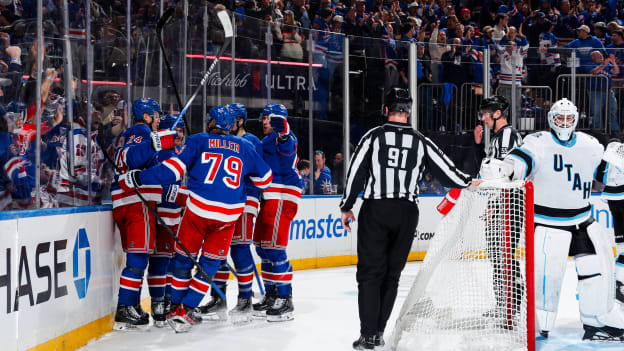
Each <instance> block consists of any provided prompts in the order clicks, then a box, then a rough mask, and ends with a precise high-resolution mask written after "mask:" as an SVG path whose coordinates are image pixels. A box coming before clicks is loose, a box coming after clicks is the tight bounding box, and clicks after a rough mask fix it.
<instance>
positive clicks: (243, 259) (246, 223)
mask: <svg viewBox="0 0 624 351" xmlns="http://www.w3.org/2000/svg"><path fill="white" fill-rule="evenodd" d="M228 108H229V109H230V111H231V112H232V114H233V115H234V118H235V119H236V122H235V123H234V127H233V128H232V131H231V132H230V134H233V135H236V136H238V137H241V138H243V139H246V140H248V141H249V142H251V144H253V146H254V147H255V150H256V153H257V154H258V158H262V143H261V142H260V139H258V137H256V136H255V135H253V134H251V133H248V132H247V130H246V129H245V123H247V108H245V105H243V104H239V103H234V104H230V105H228ZM245 190H246V193H247V199H246V201H245V210H244V211H243V214H242V215H241V216H240V217H239V218H238V221H236V226H235V228H234V235H233V236H232V244H231V246H230V256H231V257H232V261H233V262H234V267H235V269H236V279H237V280H238V300H237V303H236V307H234V309H232V310H231V311H230V313H229V314H230V318H231V320H232V322H233V323H242V322H247V321H250V320H251V296H252V290H251V286H252V282H253V274H254V267H253V265H254V261H253V257H252V255H251V247H250V246H251V239H252V236H253V225H254V218H255V217H256V216H257V215H258V208H259V207H260V189H258V188H256V187H255V186H254V185H253V183H250V182H246V183H245ZM229 276H230V271H229V269H228V266H227V261H226V260H223V262H222V263H221V266H220V267H219V271H218V272H217V274H216V275H215V277H214V282H215V284H217V286H218V287H219V288H220V289H221V290H222V291H225V289H226V284H227V280H228V278H229ZM211 295H212V296H211V300H210V301H209V302H208V303H207V304H206V305H204V306H202V307H201V312H202V314H204V315H205V317H204V318H211V317H216V318H218V319H221V320H224V319H225V318H226V316H225V312H226V310H227V302H226V301H225V300H223V299H222V298H221V296H219V295H218V294H217V293H216V292H215V291H214V290H213V291H212V293H211Z"/></svg>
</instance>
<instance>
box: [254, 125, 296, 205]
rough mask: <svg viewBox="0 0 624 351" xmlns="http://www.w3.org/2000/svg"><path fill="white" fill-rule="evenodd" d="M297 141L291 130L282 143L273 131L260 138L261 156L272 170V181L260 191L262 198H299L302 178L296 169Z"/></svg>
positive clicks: (290, 199) (294, 200)
mask: <svg viewBox="0 0 624 351" xmlns="http://www.w3.org/2000/svg"><path fill="white" fill-rule="evenodd" d="M297 143H298V142H297V137H295V135H294V134H293V133H292V132H290V134H288V140H286V142H284V143H280V142H279V141H278V140H277V133H275V132H273V133H271V134H269V135H267V136H265V137H264V138H263V139H262V158H263V159H264V161H265V162H266V163H267V164H268V165H269V167H271V170H272V171H273V183H272V184H271V187H269V188H268V189H266V190H264V192H263V193H262V198H263V199H267V200H270V199H273V200H289V201H293V202H298V201H299V199H300V198H301V193H302V190H303V189H302V187H303V180H302V179H301V175H300V174H299V171H298V170H297V162H298V161H299V158H298V157H297Z"/></svg>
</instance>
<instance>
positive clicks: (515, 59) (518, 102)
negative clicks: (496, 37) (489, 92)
mask: <svg viewBox="0 0 624 351" xmlns="http://www.w3.org/2000/svg"><path fill="white" fill-rule="evenodd" d="M528 48H529V43H528V42H527V40H526V38H525V37H524V35H522V33H518V32H517V31H516V28H515V27H509V28H508V33H507V35H506V36H505V37H504V38H503V39H502V40H501V41H500V43H499V45H498V46H497V49H498V54H499V55H500V57H501V67H500V80H499V89H500V90H501V91H500V93H499V94H500V95H502V96H504V97H505V98H506V99H507V101H509V102H512V101H514V100H513V99H512V85H513V84H514V82H515V84H516V92H515V96H516V97H515V105H513V104H512V106H511V108H512V110H511V111H512V112H513V114H512V116H511V118H510V121H514V119H515V118H520V114H521V111H522V92H521V90H522V89H521V88H520V87H521V85H522V78H523V76H524V73H525V71H524V59H525V58H526V56H527V49H528ZM512 123H513V122H512Z"/></svg>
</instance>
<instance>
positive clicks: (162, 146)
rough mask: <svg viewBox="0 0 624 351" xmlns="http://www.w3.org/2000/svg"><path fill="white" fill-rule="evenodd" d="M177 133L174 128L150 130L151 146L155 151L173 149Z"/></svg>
mask: <svg viewBox="0 0 624 351" xmlns="http://www.w3.org/2000/svg"><path fill="white" fill-rule="evenodd" d="M177 134H178V132H176V131H175V130H161V131H158V132H151V133H150V137H151V138H152V147H153V148H154V150H156V151H160V150H167V149H173V147H174V146H175V144H174V141H175V136H176V135H177Z"/></svg>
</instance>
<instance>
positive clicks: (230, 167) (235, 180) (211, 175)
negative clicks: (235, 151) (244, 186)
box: [201, 152, 243, 189]
mask: <svg viewBox="0 0 624 351" xmlns="http://www.w3.org/2000/svg"><path fill="white" fill-rule="evenodd" d="M222 161H223V155H222V154H216V153H212V152H204V153H202V160H201V162H202V163H209V164H210V168H209V169H208V174H207V175H206V179H205V180H204V183H206V184H212V183H214V180H215V178H216V177H217V174H218V173H219V168H220V167H221V164H222V163H223V162H222ZM242 169H243V161H241V160H240V158H238V157H236V156H230V157H228V158H226V159H225V163H224V165H223V170H224V171H225V173H227V174H228V175H229V176H225V177H223V178H222V180H223V183H224V184H225V185H226V186H227V187H229V188H232V189H236V188H238V187H239V185H240V176H241V171H242Z"/></svg>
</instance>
